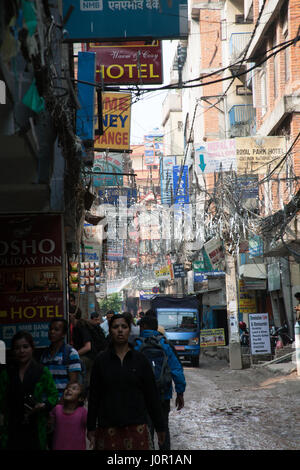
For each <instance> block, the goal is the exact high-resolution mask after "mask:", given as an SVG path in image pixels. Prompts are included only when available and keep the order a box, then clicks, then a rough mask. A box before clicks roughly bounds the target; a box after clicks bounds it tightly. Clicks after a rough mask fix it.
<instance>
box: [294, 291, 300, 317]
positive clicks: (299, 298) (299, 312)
mask: <svg viewBox="0 0 300 470" xmlns="http://www.w3.org/2000/svg"><path fill="white" fill-rule="evenodd" d="M294 297H295V298H296V299H297V301H298V305H296V307H294V310H295V312H296V322H299V321H300V292H296V294H295V296H294Z"/></svg>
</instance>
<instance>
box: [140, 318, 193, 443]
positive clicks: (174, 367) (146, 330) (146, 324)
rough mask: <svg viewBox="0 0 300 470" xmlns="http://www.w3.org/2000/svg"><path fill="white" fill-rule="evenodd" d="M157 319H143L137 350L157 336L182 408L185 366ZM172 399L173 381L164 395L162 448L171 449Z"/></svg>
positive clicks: (176, 403) (177, 404) (178, 406)
mask: <svg viewBox="0 0 300 470" xmlns="http://www.w3.org/2000/svg"><path fill="white" fill-rule="evenodd" d="M157 327H158V324H157V319H156V317H152V316H149V315H145V316H144V317H143V318H142V319H141V323H140V330H141V338H140V339H137V340H136V346H135V348H136V350H138V351H139V350H140V349H141V348H142V345H143V342H144V339H145V338H154V339H155V338H156V340H157V341H158V342H159V344H160V345H161V346H162V347H163V349H164V351H165V353H166V355H167V361H168V365H169V368H170V372H171V377H172V380H173V382H174V384H175V391H176V393H177V396H176V400H175V406H176V407H177V410H181V409H182V408H183V407H184V398H183V394H184V392H185V387H186V381H185V377H184V372H183V367H182V365H181V362H180V361H179V360H178V358H177V356H176V354H175V353H174V351H173V349H172V347H171V345H170V344H168V342H167V340H166V338H165V337H164V336H163V335H162V334H161V333H159V332H158V331H157ZM171 399H172V382H171V383H170V386H169V387H168V390H166V391H165V393H164V396H163V397H162V410H163V415H164V423H165V431H166V439H165V442H164V443H162V444H160V446H159V448H160V450H170V448H171V443H170V432H169V413H170V401H171Z"/></svg>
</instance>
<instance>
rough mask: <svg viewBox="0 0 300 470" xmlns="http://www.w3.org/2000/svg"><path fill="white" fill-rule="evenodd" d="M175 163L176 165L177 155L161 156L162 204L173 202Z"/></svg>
mask: <svg viewBox="0 0 300 470" xmlns="http://www.w3.org/2000/svg"><path fill="white" fill-rule="evenodd" d="M174 165H176V157H161V158H160V188H161V202H162V204H172V199H173V198H172V192H173V167H174Z"/></svg>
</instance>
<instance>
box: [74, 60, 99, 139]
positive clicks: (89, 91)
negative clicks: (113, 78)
mask: <svg viewBox="0 0 300 470" xmlns="http://www.w3.org/2000/svg"><path fill="white" fill-rule="evenodd" d="M95 76H96V53H95V52H78V74H77V78H78V80H79V81H78V85H77V89H78V100H79V103H80V105H81V108H80V109H78V110H77V112H76V134H77V135H78V137H80V139H81V140H83V141H85V140H94V123H95V119H94V114H95V87H94V86H92V85H86V84H84V83H81V81H83V82H89V83H94V82H95Z"/></svg>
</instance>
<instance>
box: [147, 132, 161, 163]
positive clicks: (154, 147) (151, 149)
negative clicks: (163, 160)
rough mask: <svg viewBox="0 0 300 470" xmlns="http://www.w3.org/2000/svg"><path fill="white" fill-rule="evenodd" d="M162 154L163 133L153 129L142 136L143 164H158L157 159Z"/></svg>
mask: <svg viewBox="0 0 300 470" xmlns="http://www.w3.org/2000/svg"><path fill="white" fill-rule="evenodd" d="M163 154H164V135H163V134H162V133H161V132H160V131H159V130H157V131H153V132H152V133H151V134H147V135H145V136H144V155H145V165H159V159H160V157H162V156H163Z"/></svg>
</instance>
